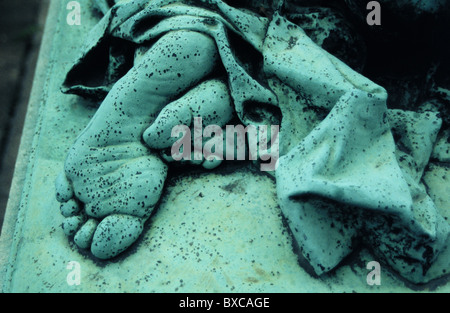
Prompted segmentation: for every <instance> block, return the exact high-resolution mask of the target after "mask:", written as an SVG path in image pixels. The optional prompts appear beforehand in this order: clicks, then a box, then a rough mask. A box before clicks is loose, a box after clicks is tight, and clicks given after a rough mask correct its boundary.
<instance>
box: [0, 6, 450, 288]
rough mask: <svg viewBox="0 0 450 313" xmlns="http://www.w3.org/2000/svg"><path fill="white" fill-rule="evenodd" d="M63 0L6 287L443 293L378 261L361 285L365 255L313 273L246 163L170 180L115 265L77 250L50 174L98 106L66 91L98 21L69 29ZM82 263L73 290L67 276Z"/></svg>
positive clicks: (35, 113)
mask: <svg viewBox="0 0 450 313" xmlns="http://www.w3.org/2000/svg"><path fill="white" fill-rule="evenodd" d="M64 3H65V2H64V1H52V2H51V6H50V10H49V15H48V20H47V25H46V30H45V34H44V39H43V44H42V48H41V54H40V59H39V62H38V70H37V73H36V78H35V83H34V88H33V91H32V95H31V100H30V104H29V110H28V115H27V119H26V125H25V129H24V135H23V141H22V144H21V148H20V157H19V159H18V161H17V165H16V174H15V178H14V181H13V186H12V190H11V195H10V201H9V204H8V208H7V213H6V217H5V226H4V228H3V231H2V236H1V243H0V265H1V268H2V272H1V273H2V276H1V277H2V281H1V284H0V285H1V286H2V291H3V292H42V293H43V292H52V293H59V292H196V293H203V292H249V293H258V292H287V293H293V292H413V291H425V292H428V291H436V292H449V291H450V285H439V286H433V285H430V286H428V287H427V288H425V289H421V288H418V287H413V286H409V285H407V284H406V283H405V282H403V281H401V280H399V279H398V278H397V277H396V276H395V275H394V274H393V273H391V272H389V271H388V269H385V268H382V281H381V285H380V286H369V285H368V284H367V281H366V277H367V274H368V273H369V270H367V269H366V265H367V263H368V262H370V261H373V258H372V256H371V255H370V253H369V252H368V251H365V250H363V251H359V252H358V253H355V254H354V255H352V256H351V257H350V258H349V259H348V260H346V264H345V265H344V266H342V267H340V268H339V269H338V270H336V271H334V272H332V273H330V274H328V275H325V276H323V277H320V278H316V277H313V276H311V275H310V274H308V273H307V271H306V270H305V269H304V268H303V267H302V266H300V265H299V260H298V258H297V255H296V254H295V247H294V246H293V243H292V239H291V235H290V233H289V231H288V229H287V227H286V226H285V224H284V222H283V218H282V215H281V211H280V208H279V207H278V205H277V201H276V192H275V184H274V182H273V180H272V178H271V177H269V176H266V175H263V174H261V173H260V172H255V171H254V170H252V169H251V168H250V167H248V166H247V164H242V166H239V167H236V166H235V165H233V166H231V165H229V166H225V167H224V169H223V170H221V171H216V172H209V173H195V172H194V173H183V174H180V175H174V176H173V177H171V178H170V179H169V180H168V182H167V187H166V190H165V192H164V195H163V197H162V201H161V203H160V206H159V209H158V210H157V212H156V213H155V214H154V215H153V216H152V217H151V219H150V220H149V221H148V223H147V225H146V229H145V231H144V233H143V235H142V236H141V238H140V239H139V240H138V241H137V242H136V243H135V244H134V245H133V246H132V248H131V249H130V250H129V251H127V252H126V253H124V254H123V255H121V256H119V257H118V258H116V259H114V260H112V261H98V260H94V259H92V258H91V257H90V256H89V255H88V254H86V253H84V252H82V251H79V250H78V249H77V248H76V247H75V246H73V245H72V244H71V243H70V242H69V241H68V239H67V238H66V236H65V235H64V233H63V231H62V230H61V227H60V226H61V223H62V220H63V217H62V216H61V215H60V212H59V205H58V203H57V201H56V199H55V197H54V180H55V178H56V176H57V175H58V173H59V171H60V170H61V169H62V165H63V160H64V158H65V155H66V153H67V151H68V149H69V147H70V145H71V143H72V142H73V141H74V140H75V138H76V136H77V135H78V133H79V132H80V131H81V130H82V129H83V128H84V126H85V125H86V124H87V123H88V121H89V119H90V117H92V115H93V113H94V109H92V108H89V106H86V104H89V103H84V102H83V101H81V100H80V99H79V98H76V97H74V96H67V95H63V94H62V93H61V92H60V85H61V82H62V80H63V78H64V73H65V71H66V70H67V68H68V66H70V64H71V62H72V61H73V60H74V59H75V58H76V56H77V52H78V51H79V48H80V46H81V43H82V42H83V38H84V37H85V34H86V33H87V32H88V30H89V29H90V28H91V27H92V26H93V25H94V24H95V21H96V20H95V18H94V17H93V16H91V15H90V14H89V13H88V11H87V7H86V5H87V3H88V2H87V1H86V0H83V1H80V3H81V4H82V8H83V12H82V24H81V25H80V26H69V25H67V23H66V22H65V21H66V15H67V10H66V8H65V6H64ZM71 262H77V263H78V264H79V265H80V267H79V269H80V273H81V280H80V284H79V285H71V284H70V283H69V281H70V280H69V281H68V276H70V273H71V270H72V269H71V268H70V267H69V268H68V265H69V264H70V263H71Z"/></svg>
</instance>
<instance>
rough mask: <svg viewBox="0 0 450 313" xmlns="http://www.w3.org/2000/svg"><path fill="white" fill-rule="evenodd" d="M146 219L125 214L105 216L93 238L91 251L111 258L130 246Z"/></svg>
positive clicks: (104, 258)
mask: <svg viewBox="0 0 450 313" xmlns="http://www.w3.org/2000/svg"><path fill="white" fill-rule="evenodd" d="M144 222H145V220H144V219H143V218H140V217H135V216H131V215H124V214H113V215H109V216H107V217H105V218H104V219H103V220H102V221H101V222H100V224H99V225H98V227H97V229H96V231H95V233H94V237H93V240H92V246H91V252H92V254H93V255H94V256H96V257H97V258H99V259H103V260H106V259H110V258H113V257H115V256H117V255H119V254H120V253H121V252H123V251H125V250H126V249H127V248H128V247H130V246H131V245H132V244H133V243H134V242H135V241H136V239H138V237H139V236H140V234H141V233H142V230H143V229H144Z"/></svg>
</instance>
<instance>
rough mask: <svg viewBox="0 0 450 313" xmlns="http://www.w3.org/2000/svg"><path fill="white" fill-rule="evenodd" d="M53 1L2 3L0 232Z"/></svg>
mask: <svg viewBox="0 0 450 313" xmlns="http://www.w3.org/2000/svg"><path fill="white" fill-rule="evenodd" d="M49 1H50V0H0V229H1V225H2V224H3V218H4V213H5V209H6V205H7V201H8V195H9V190H10V186H11V180H12V177H13V174H14V167H15V163H16V158H17V153H18V148H19V145H20V138H21V134H22V128H23V124H24V120H25V115H26V111H27V105H28V100H29V95H30V92H31V87H32V84H33V77H34V71H35V67H36V62H37V57H38V54H39V46H40V42H41V38H42V33H43V30H44V24H45V17H46V12H47V9H48V3H49ZM57 1H60V0H57Z"/></svg>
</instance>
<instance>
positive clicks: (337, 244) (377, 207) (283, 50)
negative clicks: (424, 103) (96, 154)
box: [63, 0, 450, 282]
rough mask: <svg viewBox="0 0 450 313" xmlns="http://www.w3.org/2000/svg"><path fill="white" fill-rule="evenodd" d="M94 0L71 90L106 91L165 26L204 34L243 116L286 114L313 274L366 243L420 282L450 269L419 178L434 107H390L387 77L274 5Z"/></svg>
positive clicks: (290, 184)
mask: <svg viewBox="0 0 450 313" xmlns="http://www.w3.org/2000/svg"><path fill="white" fill-rule="evenodd" d="M97 2H98V4H99V8H101V9H102V10H103V13H104V14H105V15H104V17H103V18H102V19H101V21H100V22H99V23H98V24H97V25H96V27H95V28H94V29H93V30H92V31H91V33H90V35H89V37H88V39H87V41H86V46H85V47H84V49H83V54H82V55H81V57H80V58H79V59H78V60H77V61H76V62H75V64H74V65H73V67H72V68H71V69H70V70H69V72H68V74H67V76H66V80H65V82H64V85H63V91H64V92H66V93H74V94H78V95H81V96H85V97H90V98H93V99H95V100H101V99H103V98H104V97H105V95H106V94H107V93H108V91H109V90H110V89H111V87H112V85H114V83H115V82H116V81H117V80H118V79H119V78H120V77H122V76H123V75H124V74H125V73H126V72H127V71H128V70H129V69H130V68H131V67H132V66H133V62H134V60H135V58H138V57H139V55H140V51H142V50H145V49H147V48H148V47H149V46H151V44H152V42H154V41H155V40H157V39H158V38H159V37H160V36H161V35H163V34H165V33H167V32H169V31H174V30H192V31H197V32H201V33H204V34H207V35H209V36H210V37H211V38H213V39H214V41H215V43H216V45H217V48H218V51H219V54H220V58H221V62H222V64H223V68H224V69H225V72H226V81H227V84H228V87H229V90H230V94H231V96H232V99H233V103H234V107H235V111H236V113H237V116H238V117H239V119H240V120H241V121H242V123H244V124H245V125H249V124H271V123H272V124H273V123H274V121H275V122H279V123H281V132H280V159H279V161H278V167H277V169H276V171H275V173H274V175H275V177H276V184H277V193H278V200H279V204H280V208H281V210H282V212H283V215H284V217H285V218H286V220H287V223H288V225H289V228H290V230H291V232H292V235H293V238H294V239H295V243H296V244H298V246H299V247H300V251H301V253H302V255H303V257H304V258H306V260H307V261H308V262H309V263H310V264H311V266H312V268H313V269H314V271H315V272H316V274H318V275H321V274H323V273H327V272H329V271H330V270H332V269H334V268H336V267H337V266H338V265H339V264H340V263H341V261H342V260H343V259H344V258H345V257H346V256H348V255H349V254H350V253H351V252H352V251H353V250H354V249H355V248H356V247H357V245H358V244H359V243H361V242H362V243H364V244H365V245H367V246H368V247H370V248H371V249H372V251H373V252H374V254H375V255H376V256H377V257H378V258H379V260H381V261H383V262H385V263H388V264H389V265H390V266H391V267H392V268H393V269H394V270H396V271H397V272H398V273H400V275H402V276H403V277H405V278H407V279H409V280H411V281H413V282H427V281H429V280H431V279H434V278H436V277H439V276H441V275H442V274H443V272H444V270H445V269H449V268H450V264H449V262H450V261H449V260H450V258H448V257H445V255H446V253H448V252H447V250H446V248H447V245H448V243H449V234H450V227H449V224H448V223H447V222H446V221H445V220H444V218H443V217H442V215H441V214H440V213H439V208H437V207H436V204H435V203H434V202H433V200H432V199H431V198H430V196H429V195H428V190H427V189H426V188H425V186H424V185H423V183H422V176H423V174H424V171H425V169H426V166H427V164H428V162H429V158H430V155H431V152H432V149H433V146H434V142H435V140H436V136H437V134H438V132H439V129H440V127H441V120H440V118H439V116H438V115H437V114H434V113H431V112H428V113H422V114H418V113H414V112H408V111H401V110H388V108H387V106H386V99H387V93H386V91H385V90H384V89H383V88H382V87H381V86H378V85H376V84H375V83H373V82H372V81H370V80H369V79H367V78H365V77H363V76H362V75H360V74H358V73H356V72H355V71H353V70H352V69H351V68H350V67H348V66H347V65H346V64H344V63H343V62H342V61H340V60H339V59H337V58H336V57H334V56H333V55H331V54H329V53H328V52H326V51H325V50H323V49H322V48H321V47H319V46H317V45H316V44H315V43H314V42H313V41H312V40H311V39H310V38H309V37H308V36H307V35H306V34H305V32H304V31H303V30H302V28H301V27H300V26H298V25H296V24H294V23H292V22H290V21H289V20H288V19H287V18H285V17H284V16H282V15H281V14H280V13H279V12H277V11H275V13H274V14H273V15H272V16H271V17H266V16H263V14H257V13H255V11H254V10H253V11H251V10H247V9H245V8H238V7H234V6H231V5H229V4H227V3H225V2H224V1H221V0H208V1H207V0H197V1H187V0H186V1H183V0H180V1H175V0H152V1H147V0H134V1H121V2H119V3H118V4H116V5H114V6H112V7H111V8H109V7H108V5H107V3H106V2H105V1H97ZM275 9H276V8H275ZM255 112H256V114H255ZM280 117H281V121H280ZM411 125H415V126H417V127H411ZM393 134H394V135H395V140H394V136H393ZM447 205H448V203H447ZM444 209H445V208H444Z"/></svg>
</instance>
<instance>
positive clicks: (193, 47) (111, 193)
mask: <svg viewBox="0 0 450 313" xmlns="http://www.w3.org/2000/svg"><path fill="white" fill-rule="evenodd" d="M217 60H218V52H217V48H216V45H215V43H214V41H213V40H212V39H211V38H210V37H208V36H206V35H204V34H201V33H197V32H192V31H176V32H170V33H167V34H166V35H164V36H163V37H161V38H160V39H159V40H158V41H157V42H156V43H155V44H154V45H153V46H152V47H151V48H150V49H149V50H148V51H147V52H146V53H145V55H144V56H143V57H142V58H140V59H139V61H138V62H137V64H135V66H134V67H133V68H132V69H131V70H130V71H129V72H128V73H127V75H125V76H124V77H123V78H122V79H121V80H119V81H118V82H117V83H116V84H115V86H114V87H113V88H112V90H111V91H110V93H109V94H108V96H107V97H106V98H105V100H104V101H103V103H102V104H101V106H100V107H99V109H98V111H97V112H96V114H95V115H94V117H93V118H92V120H91V121H90V123H89V124H88V126H87V127H86V128H85V130H84V131H83V132H82V133H81V134H80V135H79V137H78V138H77V140H76V142H75V144H74V145H73V146H72V147H71V149H70V151H69V153H68V156H67V159H66V161H65V164H64V172H63V173H62V174H61V175H60V176H59V177H58V179H57V182H56V192H57V199H58V201H59V202H61V212H62V214H63V215H64V216H65V217H66V219H65V221H64V222H63V228H64V232H65V233H66V234H67V235H68V236H74V241H75V243H76V244H77V245H78V246H79V247H81V248H90V249H91V251H92V253H93V254H94V255H95V256H96V257H98V258H101V259H108V258H112V257H114V256H116V255H118V254H119V253H121V252H122V251H124V250H126V249H127V248H128V247H129V246H130V245H131V244H132V243H133V242H134V241H135V240H136V239H137V238H138V237H139V236H140V234H141V232H142V230H143V224H144V222H145V221H146V220H147V219H148V218H149V216H150V215H151V213H152V211H153V209H154V206H155V205H156V203H157V202H158V200H159V198H160V195H161V192H162V189H163V186H164V181H165V179H166V175H167V166H166V165H165V163H164V162H162V161H161V159H160V158H159V157H158V156H157V155H156V154H155V153H154V152H151V151H150V150H149V149H148V147H147V146H146V145H144V144H143V140H142V134H143V132H144V131H145V129H146V128H147V127H148V125H151V124H152V123H153V121H154V120H155V119H156V117H157V116H158V114H159V112H160V111H161V109H162V108H163V107H164V106H165V105H167V104H168V103H170V102H171V101H173V100H174V99H175V98H177V97H180V95H182V94H183V93H184V92H186V91H187V90H188V89H189V88H190V87H192V86H194V85H197V84H198V83H199V82H200V81H201V80H203V79H204V78H205V77H206V76H208V75H209V74H210V73H211V72H212V71H213V70H214V67H215V65H216V63H217Z"/></svg>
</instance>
